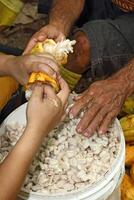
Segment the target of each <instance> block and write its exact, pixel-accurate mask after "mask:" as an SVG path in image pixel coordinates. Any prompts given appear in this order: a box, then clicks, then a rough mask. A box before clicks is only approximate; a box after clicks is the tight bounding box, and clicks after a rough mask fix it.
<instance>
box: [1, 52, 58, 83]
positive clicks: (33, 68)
mask: <svg viewBox="0 0 134 200" xmlns="http://www.w3.org/2000/svg"><path fill="white" fill-rule="evenodd" d="M0 61H1V62H0V75H1V76H12V77H13V78H15V79H16V80H17V81H18V82H19V83H20V84H22V85H25V84H26V83H27V81H28V78H29V75H30V74H31V72H40V71H41V72H45V73H47V74H49V75H50V76H52V77H53V78H56V77H57V76H58V73H59V67H58V64H57V63H56V61H55V59H54V58H53V57H52V56H50V55H48V54H36V55H23V56H11V55H0ZM5 66H6V67H5Z"/></svg>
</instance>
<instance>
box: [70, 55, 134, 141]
mask: <svg viewBox="0 0 134 200" xmlns="http://www.w3.org/2000/svg"><path fill="white" fill-rule="evenodd" d="M133 92H134V59H132V60H131V61H130V62H129V63H128V64H127V65H126V66H125V67H124V68H123V69H121V70H120V71H118V72H117V73H116V74H114V75H113V76H111V77H110V78H108V79H105V80H101V81H96V82H94V83H93V84H92V85H91V86H90V87H89V88H88V89H87V90H86V91H85V92H84V93H83V94H82V95H81V96H80V97H77V98H76V102H75V104H74V106H73V107H72V109H71V111H70V113H71V114H72V115H73V116H74V117H75V116H76V115H77V114H78V113H79V112H80V111H81V110H82V109H83V108H85V110H86V112H85V113H84V116H83V117H82V119H81V121H80V122H79V124H78V125H77V132H79V133H83V134H84V135H85V136H87V137H90V136H91V135H93V133H94V132H95V131H98V132H99V133H100V134H102V133H105V132H106V131H107V129H108V127H109V125H110V123H111V121H112V120H113V119H114V118H115V117H116V116H117V115H118V114H119V112H120V111H121V108H122V106H123V104H124V101H125V99H126V98H127V97H128V96H130V95H131V94H132V93H133Z"/></svg>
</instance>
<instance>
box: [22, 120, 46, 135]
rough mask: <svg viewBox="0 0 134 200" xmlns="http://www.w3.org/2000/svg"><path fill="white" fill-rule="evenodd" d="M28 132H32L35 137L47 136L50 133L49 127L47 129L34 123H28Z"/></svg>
mask: <svg viewBox="0 0 134 200" xmlns="http://www.w3.org/2000/svg"><path fill="white" fill-rule="evenodd" d="M26 131H27V132H30V133H32V134H34V135H36V134H37V135H40V136H45V135H47V133H48V131H47V127H46V128H45V127H44V126H43V128H42V126H41V125H40V123H39V124H38V123H32V122H28V123H27V126H26Z"/></svg>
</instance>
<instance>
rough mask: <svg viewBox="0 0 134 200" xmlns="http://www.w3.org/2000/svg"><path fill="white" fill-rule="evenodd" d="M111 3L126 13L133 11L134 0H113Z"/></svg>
mask: <svg viewBox="0 0 134 200" xmlns="http://www.w3.org/2000/svg"><path fill="white" fill-rule="evenodd" d="M113 3H115V4H116V5H117V6H118V7H119V8H120V9H122V10H124V11H126V12H129V11H131V12H132V11H134V0H113Z"/></svg>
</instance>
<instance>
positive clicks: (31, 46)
mask: <svg viewBox="0 0 134 200" xmlns="http://www.w3.org/2000/svg"><path fill="white" fill-rule="evenodd" d="M36 43H37V39H36V38H34V37H33V38H31V40H30V41H29V42H28V44H27V46H26V48H25V50H24V52H23V55H25V54H28V53H30V51H31V50H32V48H33V47H34V46H35V45H36Z"/></svg>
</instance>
